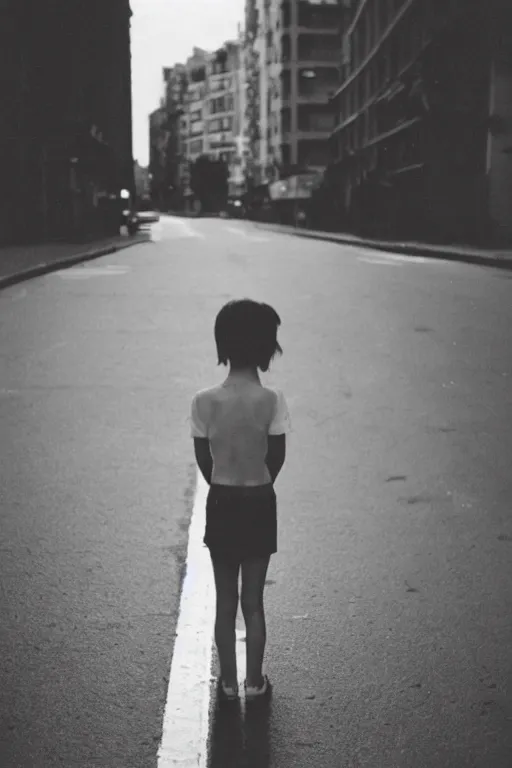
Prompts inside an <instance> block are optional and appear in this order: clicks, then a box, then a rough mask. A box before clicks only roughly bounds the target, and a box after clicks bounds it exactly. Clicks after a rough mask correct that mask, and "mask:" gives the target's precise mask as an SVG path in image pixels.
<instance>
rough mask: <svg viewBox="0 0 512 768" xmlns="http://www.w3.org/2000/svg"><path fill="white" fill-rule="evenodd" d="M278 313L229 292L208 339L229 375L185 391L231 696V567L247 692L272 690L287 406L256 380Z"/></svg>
mask: <svg viewBox="0 0 512 768" xmlns="http://www.w3.org/2000/svg"><path fill="white" fill-rule="evenodd" d="M280 324H281V320H280V318H279V315H278V314H277V312H276V311H275V310H274V309H273V308H272V307H270V306H269V305H268V304H262V303H258V302H255V301H251V300H250V299H242V300H238V301H230V302H229V303H228V304H226V305H225V306H224V307H223V308H222V309H221V310H220V312H219V314H218V315H217V318H216V321H215V342H216V346H217V355H218V363H219V365H221V364H222V365H229V373H228V375H227V378H226V380H225V381H224V382H223V383H222V384H220V385H219V386H216V387H212V388H210V389H205V390H201V391H200V392H198V393H197V394H196V395H195V396H194V399H193V401H192V411H191V425H192V429H191V434H192V437H193V438H194V450H195V457H196V461H197V464H198V466H199V469H200V470H201V473H202V474H203V477H204V478H205V480H206V482H207V483H208V484H209V485H210V490H209V493H208V498H207V502H206V531H205V535H204V543H205V544H206V546H207V547H208V548H209V550H210V556H211V559H212V565H213V571H214V576H215V588H216V594H217V599H216V619H215V643H216V646H217V651H218V655H219V663H220V669H221V677H220V681H219V682H220V685H219V692H220V694H221V696H223V697H224V698H226V699H229V700H232V699H237V698H238V677H237V665H236V652H235V621H236V614H237V610H238V598H239V595H238V576H239V571H240V569H241V571H242V593H241V600H240V602H241V607H242V613H243V617H244V621H245V627H246V652H247V675H246V679H245V681H244V687H245V696H246V699H247V700H248V701H250V700H253V699H256V698H258V697H261V696H263V695H265V694H267V693H269V692H270V682H269V679H268V677H267V676H266V675H263V674H262V664H263V656H264V651H265V642H266V624H265V614H264V608H263V590H264V587H265V578H266V574H267V568H268V564H269V560H270V556H271V555H272V554H273V553H275V552H277V513H276V495H275V492H274V482H275V480H276V478H277V476H278V474H279V472H280V470H281V468H282V466H283V464H284V460H285V449H286V445H285V443H286V437H285V436H286V434H287V433H288V432H289V431H290V416H289V413H288V408H287V405H286V401H285V399H284V396H283V394H282V392H281V391H279V390H272V389H269V388H268V387H265V386H263V384H262V383H261V381H260V377H259V373H258V369H259V370H260V371H268V369H269V366H270V363H271V361H272V359H273V358H274V356H275V355H276V354H277V353H279V354H282V349H281V347H280V345H279V343H278V341H277V329H278V327H279V326H280Z"/></svg>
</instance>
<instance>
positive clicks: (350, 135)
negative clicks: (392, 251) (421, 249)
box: [330, 0, 512, 241]
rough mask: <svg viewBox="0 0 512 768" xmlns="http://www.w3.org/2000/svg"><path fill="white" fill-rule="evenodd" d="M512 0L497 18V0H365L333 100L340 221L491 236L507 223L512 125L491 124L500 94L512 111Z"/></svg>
mask: <svg viewBox="0 0 512 768" xmlns="http://www.w3.org/2000/svg"><path fill="white" fill-rule="evenodd" d="M505 5H506V4H503V8H502V9H501V14H502V15H501V17H500V18H501V23H500V24H499V26H496V20H497V18H498V16H497V10H498V8H497V6H494V7H493V4H483V3H481V2H479V0H443V2H442V3H441V2H432V0H358V2H356V3H355V4H354V7H353V8H352V9H351V16H350V22H349V24H348V26H347V28H346V30H345V33H344V35H343V37H342V39H341V46H342V57H343V58H342V68H343V69H342V78H343V81H342V84H341V85H340V87H339V88H338V90H337V92H336V94H335V97H334V98H333V100H332V103H333V107H334V112H335V116H336V127H335V129H334V131H333V132H332V134H331V138H330V148H331V156H332V158H333V161H334V164H333V168H332V169H331V176H332V178H333V190H334V192H333V193H334V194H335V197H336V200H337V204H338V216H339V219H340V222H342V223H348V224H349V225H350V226H353V227H355V228H358V229H361V228H363V229H367V230H368V229H372V228H373V229H377V230H378V231H379V232H381V233H382V234H389V235H391V234H392V235H395V236H397V235H398V236H404V237H406V236H415V237H434V238H438V239H445V240H446V239H459V240H467V241H474V240H482V239H485V238H487V237H489V235H490V232H491V230H493V229H496V226H495V225H494V224H493V220H498V219H500V220H501V221H500V222H499V223H498V222H497V226H498V228H499V229H500V230H501V231H503V232H504V231H505V230H506V229H507V224H506V221H505V219H506V218H507V215H506V213H505V211H506V210H508V211H510V210H512V198H511V190H512V184H511V182H510V180H509V179H510V174H511V168H510V160H509V159H507V155H506V154H503V147H504V145H505V144H506V143H507V141H509V139H507V131H506V130H505V131H504V133H503V134H501V135H500V138H498V137H493V136H492V135H491V134H490V129H491V126H490V123H489V118H490V117H491V112H492V110H493V105H492V95H493V94H494V97H495V105H496V106H497V105H498V102H499V112H500V114H501V115H502V117H503V120H504V124H505V125H506V124H509V121H510V100H511V97H512V88H511V87H510V83H511V81H510V37H509V39H508V42H507V41H506V40H505V35H504V32H503V30H504V29H510V19H508V26H507V25H506V23H505V17H504V16H503V14H505V15H507V11H506V8H505ZM508 16H510V12H508ZM504 24H505V26H503V25H504ZM500 30H501V31H500ZM507 51H508V54H507ZM507 55H508V61H509V63H508V64H507V63H506V62H507ZM498 60H499V63H498ZM507 115H508V118H507ZM508 136H509V137H510V133H508ZM498 147H500V148H498ZM509 219H510V216H509Z"/></svg>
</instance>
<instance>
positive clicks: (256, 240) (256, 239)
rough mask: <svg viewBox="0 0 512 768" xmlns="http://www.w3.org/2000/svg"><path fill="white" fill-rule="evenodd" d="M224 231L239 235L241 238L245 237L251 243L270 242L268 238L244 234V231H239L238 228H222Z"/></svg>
mask: <svg viewBox="0 0 512 768" xmlns="http://www.w3.org/2000/svg"><path fill="white" fill-rule="evenodd" d="M224 229H225V230H226V231H227V232H231V234H233V235H240V236H241V237H245V239H246V240H250V242H251V243H268V241H269V240H270V238H269V237H264V236H260V235H251V234H249V232H246V231H245V229H239V228H238V227H224Z"/></svg>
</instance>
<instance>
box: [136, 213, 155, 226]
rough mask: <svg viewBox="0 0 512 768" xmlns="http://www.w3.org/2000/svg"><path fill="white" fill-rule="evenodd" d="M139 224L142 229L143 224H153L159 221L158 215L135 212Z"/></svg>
mask: <svg viewBox="0 0 512 768" xmlns="http://www.w3.org/2000/svg"><path fill="white" fill-rule="evenodd" d="M137 218H138V220H139V224H140V226H141V227H143V226H144V225H145V224H154V223H155V222H157V221H160V214H159V213H157V212H156V211H137Z"/></svg>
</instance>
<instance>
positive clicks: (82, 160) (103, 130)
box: [0, 0, 134, 243]
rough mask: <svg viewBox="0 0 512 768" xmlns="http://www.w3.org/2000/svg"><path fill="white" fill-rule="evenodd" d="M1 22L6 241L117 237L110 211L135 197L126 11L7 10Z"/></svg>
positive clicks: (71, 3)
mask: <svg viewBox="0 0 512 768" xmlns="http://www.w3.org/2000/svg"><path fill="white" fill-rule="evenodd" d="M0 14H1V18H0V64H1V66H2V71H3V72H4V73H9V74H10V75H11V76H10V77H5V78H3V79H2V84H1V86H0V88H1V95H2V101H3V104H4V105H8V108H7V109H5V110H2V115H1V116H0V161H1V163H2V169H3V172H4V180H5V181H6V183H7V184H8V186H9V193H8V195H6V196H4V201H3V203H2V205H1V206H0V241H1V242H3V243H14V242H23V241H32V242H37V241H44V240H54V239H70V238H71V239H76V238H79V239H82V238H87V237H90V236H95V235H99V234H103V233H106V232H111V231H114V229H116V228H117V230H118V220H115V217H114V215H113V214H112V215H111V214H110V211H111V210H113V207H112V206H111V205H110V203H109V201H110V200H111V199H112V197H113V196H115V195H117V194H118V193H119V191H120V189H121V188H123V187H126V188H128V189H129V190H130V191H133V187H134V182H133V160H132V129H131V58H130V16H131V10H130V5H129V1H128V0H113V2H111V3H108V4H105V3H102V2H100V1H99V0H92V2H91V3H88V4H87V6H84V4H83V3H81V2H79V0H66V2H64V0H55V2H53V3H52V4H47V3H20V2H18V1H17V0H5V2H3V3H2V8H1V10H0ZM49 40H51V41H52V44H51V45H49V44H48V41H49ZM12 73H16V76H15V77H13V76H12Z"/></svg>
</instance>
